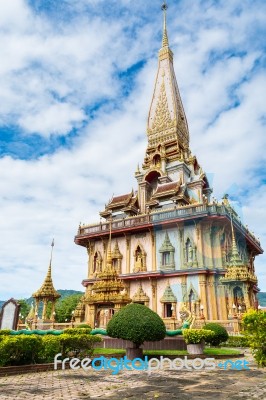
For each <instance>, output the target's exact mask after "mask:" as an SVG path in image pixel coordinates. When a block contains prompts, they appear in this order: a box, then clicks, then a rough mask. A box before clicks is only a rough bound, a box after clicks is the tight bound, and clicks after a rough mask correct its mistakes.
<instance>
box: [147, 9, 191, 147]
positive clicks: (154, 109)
mask: <svg viewBox="0 0 266 400" xmlns="http://www.w3.org/2000/svg"><path fill="white" fill-rule="evenodd" d="M163 11H164V22H163V37H162V48H161V49H160V51H159V66H158V73H157V78H156V82H155V87H154V93H153V97H152V102H151V106H150V111H149V117H148V126H147V134H148V141H149V147H156V146H157V145H158V144H164V143H169V142H173V141H177V143H178V147H179V148H183V149H185V150H188V146H189V130H188V125H187V120H186V115H185V111H184V108H183V104H182V101H181V97H180V93H179V89H178V86H177V81H176V77H175V72H174V67H173V53H172V51H171V49H170V47H169V42H168V35H167V26H166V7H165V8H163ZM176 151H178V149H176Z"/></svg>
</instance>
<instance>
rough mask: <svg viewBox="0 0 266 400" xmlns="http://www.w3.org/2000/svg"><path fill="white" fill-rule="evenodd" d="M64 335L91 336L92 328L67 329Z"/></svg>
mask: <svg viewBox="0 0 266 400" xmlns="http://www.w3.org/2000/svg"><path fill="white" fill-rule="evenodd" d="M64 333H67V334H68V335H85V334H87V335H89V334H90V333H91V328H67V329H64Z"/></svg>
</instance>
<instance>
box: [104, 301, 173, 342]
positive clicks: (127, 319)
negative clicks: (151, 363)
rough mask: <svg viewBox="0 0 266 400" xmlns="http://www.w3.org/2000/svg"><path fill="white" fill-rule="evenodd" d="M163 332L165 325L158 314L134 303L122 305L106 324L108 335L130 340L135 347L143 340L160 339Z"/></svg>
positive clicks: (164, 331) (163, 335) (162, 337)
mask: <svg viewBox="0 0 266 400" xmlns="http://www.w3.org/2000/svg"><path fill="white" fill-rule="evenodd" d="M165 334H166V329H165V325H164V322H163V320H162V319H161V318H160V317H159V315H158V314H156V313H155V312H154V311H152V310H151V309H150V308H148V307H146V306H144V305H141V304H136V303H131V304H128V305H127V306H125V307H123V308H122V309H121V310H120V311H118V312H117V313H116V314H114V316H113V318H112V319H111V320H110V321H109V323H108V325H107V335H108V336H111V337H114V338H119V339H124V340H130V341H131V342H133V343H134V344H135V345H136V346H137V347H139V346H140V345H141V344H142V343H143V342H145V341H157V340H162V339H164V337H165Z"/></svg>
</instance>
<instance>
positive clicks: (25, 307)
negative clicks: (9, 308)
mask: <svg viewBox="0 0 266 400" xmlns="http://www.w3.org/2000/svg"><path fill="white" fill-rule="evenodd" d="M17 302H18V303H19V304H20V309H19V313H20V314H21V315H23V317H24V319H25V318H26V317H27V315H28V314H29V312H30V305H29V304H28V303H27V302H26V300H25V299H20V300H17Z"/></svg>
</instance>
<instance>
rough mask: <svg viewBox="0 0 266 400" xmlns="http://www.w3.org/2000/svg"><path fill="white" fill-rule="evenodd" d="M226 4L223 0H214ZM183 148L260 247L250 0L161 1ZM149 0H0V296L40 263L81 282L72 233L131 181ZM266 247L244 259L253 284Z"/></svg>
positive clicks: (139, 152)
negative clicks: (187, 145) (251, 265)
mask: <svg viewBox="0 0 266 400" xmlns="http://www.w3.org/2000/svg"><path fill="white" fill-rule="evenodd" d="M228 3H230V4H228ZM168 5H169V12H168V34H169V39H170V43H171V48H172V50H173V51H174V62H175V70H176V75H177V80H178V84H179V88H180V92H181V96H182V99H183V103H184V106H185V111H186V115H187V119H188V122H189V127H190V136H191V149H192V152H193V153H194V154H196V155H197V158H198V160H199V162H200V163H201V165H202V167H203V169H204V170H205V171H206V172H207V173H208V174H209V175H211V176H212V177H213V187H214V196H215V197H216V198H218V199H219V198H221V197H222V195H223V194H224V193H225V192H227V193H229V195H231V197H232V199H233V200H234V201H236V202H237V205H236V206H237V207H238V209H239V210H240V214H241V216H242V219H243V222H244V224H248V225H249V227H250V229H251V230H252V231H254V232H255V233H256V235H257V236H258V237H259V238H260V240H261V243H262V246H263V247H264V248H265V247H266V227H265V221H266V210H265V204H266V191H265V187H266V177H265V150H264V149H265V148H266V143H265V137H266V136H265V123H266V106H265V90H266V75H265V40H264V38H265V34H266V32H265V30H266V3H265V1H264V0H257V1H256V0H255V1H252V2H250V1H247V0H246V1H240V0H232V1H230V2H222V1H208V0H204V1H197V2H195V1H193V0H183V1H173V0H169V1H168ZM160 6H161V2H160V1H154V0H145V1H143V0H142V1H140V0H134V1H129V0H120V1H112V0H108V2H107V1H102V0H68V1H66V0H65V1H60V2H58V1H52V0H49V1H45V2H43V1H41V0H35V1H33V0H32V1H26V0H12V2H0V43H1V48H0V53H1V54H0V56H1V65H0V88H1V90H0V185H1V197H0V207H1V212H2V218H1V223H0V235H1V243H2V246H1V249H0V259H1V264H0V299H7V298H9V297H11V296H14V297H24V296H28V295H30V294H31V293H32V292H33V291H34V290H36V289H37V288H38V287H39V286H40V284H41V283H42V280H43V278H44V275H45V273H46V270H47V267H48V262H49V253H50V243H51V240H52V238H53V237H54V238H55V249H54V270H53V276H54V282H55V286H56V287H57V288H58V289H59V288H60V289H64V288H68V289H70V288H71V289H81V288H82V287H81V285H80V282H81V280H82V279H83V278H85V277H86V254H85V251H83V249H82V248H79V247H78V246H75V245H74V243H73V237H74V235H75V233H76V230H77V227H78V224H79V222H82V223H83V222H84V223H89V222H93V221H97V220H98V212H99V211H100V210H101V209H102V208H103V206H104V204H105V203H106V202H107V201H108V199H109V198H110V197H111V196H112V194H113V193H117V194H120V193H123V192H128V191H129V190H131V188H132V187H136V182H135V179H134V171H135V169H136V165H137V163H138V162H141V161H142V160H143V157H144V152H145V147H146V121H147V115H148V109H149V105H150V101H151V96H152V91H153V84H154V79H155V75H156V68H157V51H158V49H159V48H160V45H161V28H162V15H161V10H160ZM265 264H266V257H265V256H264V255H263V256H260V257H258V258H257V260H256V270H257V274H258V276H259V286H260V287H261V289H263V290H266V272H265V271H266V269H265Z"/></svg>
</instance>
